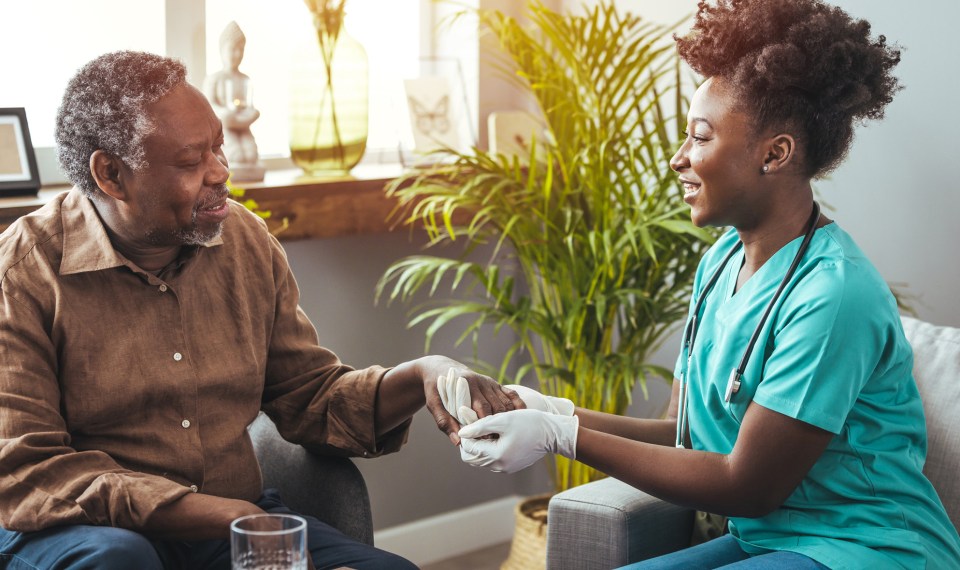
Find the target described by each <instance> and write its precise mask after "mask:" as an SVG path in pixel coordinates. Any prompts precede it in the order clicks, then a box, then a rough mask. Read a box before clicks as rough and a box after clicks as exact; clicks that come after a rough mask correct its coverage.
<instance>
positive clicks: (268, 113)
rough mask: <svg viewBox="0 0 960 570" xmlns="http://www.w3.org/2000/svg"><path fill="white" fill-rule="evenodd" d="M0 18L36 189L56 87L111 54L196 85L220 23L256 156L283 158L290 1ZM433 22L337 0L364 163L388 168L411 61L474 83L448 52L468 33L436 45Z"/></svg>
mask: <svg viewBox="0 0 960 570" xmlns="http://www.w3.org/2000/svg"><path fill="white" fill-rule="evenodd" d="M472 1H475V0H472ZM471 3H472V2H464V4H465V5H470V4H471ZM3 11H4V22H5V24H7V25H5V26H4V33H3V34H0V53H4V54H7V55H5V56H4V57H3V58H0V77H3V88H2V89H0V106H3V107H25V108H26V110H27V118H28V120H29V125H30V133H31V135H32V138H33V142H34V146H35V147H36V150H37V158H38V162H39V165H40V177H41V180H42V182H43V183H44V184H54V183H58V182H63V178H62V176H61V175H60V173H59V172H58V170H57V166H56V159H55V155H54V151H53V144H54V141H53V131H54V122H55V116H56V110H57V107H58V106H59V104H60V97H61V96H62V93H63V89H64V87H65V86H66V82H67V81H68V80H69V78H70V77H71V76H72V75H73V74H74V73H75V71H76V70H77V68H79V67H80V66H82V65H83V64H84V63H86V62H87V61H89V60H90V59H92V58H94V57H96V56H97V55H100V54H103V53H106V52H109V51H114V50H119V49H133V50H143V51H149V52H153V53H165V54H168V55H171V56H174V57H178V58H180V59H182V60H183V61H184V63H186V64H187V67H188V70H189V80H190V81H191V83H193V84H194V85H196V86H197V87H200V86H201V84H202V82H203V78H204V77H205V75H206V74H207V72H208V71H210V72H213V71H216V70H218V69H220V68H221V66H222V64H221V63H220V58H219V45H218V44H219V37H220V33H221V32H222V30H223V28H224V26H225V25H226V24H227V23H228V22H229V21H230V20H235V21H236V22H237V23H238V24H239V25H240V27H241V29H243V31H244V34H245V35H246V37H247V47H246V52H245V55H244V59H243V62H242V63H241V66H240V69H241V70H242V71H243V72H244V73H246V74H247V75H249V76H250V77H251V80H252V82H253V85H254V95H253V97H254V105H255V106H256V107H257V109H259V110H260V113H261V117H260V119H259V120H258V121H257V122H256V123H254V125H253V127H252V129H253V132H254V135H255V136H256V137H257V141H258V143H259V146H260V153H261V156H262V157H264V158H268V157H271V156H274V157H278V156H279V157H284V156H287V155H288V154H289V149H288V148H287V136H286V130H287V112H286V109H287V92H286V86H287V84H288V82H289V68H288V62H289V59H290V57H289V55H290V53H291V50H293V49H295V46H296V44H297V42H296V41H294V40H293V38H294V37H295V35H297V34H303V33H305V34H307V35H311V34H312V27H311V18H310V14H309V12H308V10H307V8H306V6H305V5H304V3H303V1H302V0H277V1H275V2H269V3H268V2H264V1H263V0H206V1H205V2H202V1H200V0H138V1H137V2H129V1H126V0H84V1H83V2H76V1H75V0H31V1H29V2H8V3H5V4H4V8H3ZM438 11H439V12H438ZM438 13H439V14H440V15H438ZM442 17H443V14H442V10H441V9H440V8H437V7H436V5H435V4H434V2H432V0H349V2H348V5H347V19H346V29H347V31H348V33H350V34H351V35H352V36H353V37H354V38H356V39H357V40H358V41H360V42H361V43H362V44H363V45H364V47H365V48H366V50H367V54H368V57H369V63H370V121H369V125H370V126H369V138H368V142H367V149H368V151H367V155H366V156H365V157H364V161H372V162H381V161H382V162H395V161H396V160H397V156H398V155H397V145H398V137H400V136H401V135H400V134H398V133H399V132H400V131H403V130H406V129H409V125H408V122H407V121H408V116H407V114H406V110H405V107H402V109H403V110H402V111H399V112H398V103H397V101H398V98H399V100H400V101H403V99H402V79H403V78H404V77H410V76H415V75H416V74H417V73H418V70H419V65H420V58H421V57H422V56H427V55H437V52H438V51H440V52H449V53H448V55H452V56H454V57H458V58H462V59H461V61H464V70H465V71H464V74H465V76H466V80H467V82H468V84H469V85H470V86H471V87H473V86H475V85H476V61H475V57H476V53H475V51H471V49H470V48H469V47H468V48H467V49H466V50H462V49H459V48H458V49H456V50H450V49H449V45H454V44H455V45H459V46H470V45H471V43H472V46H473V50H475V47H476V37H475V28H474V30H473V32H472V33H473V34H474V36H473V40H472V42H471V39H470V33H471V32H469V30H468V32H467V33H464V31H463V29H460V30H457V31H456V32H451V33H449V34H448V35H447V39H443V38H441V39H439V40H438V39H436V38H434V37H433V31H434V30H435V29H436V26H435V25H434V18H438V19H439V18H442ZM468 28H469V26H468ZM10 54H20V55H21V56H22V57H19V58H16V57H11V56H10ZM464 56H465V57H464ZM471 60H474V61H471ZM475 93H476V92H475V91H474V92H473V99H474V101H472V102H471V103H472V110H473V113H474V116H475V113H476V106H475V105H476V101H475V99H476V95H475ZM473 120H474V121H475V120H476V119H475V118H474V119H473ZM286 164H289V163H288V162H287V163H286ZM268 166H269V164H268Z"/></svg>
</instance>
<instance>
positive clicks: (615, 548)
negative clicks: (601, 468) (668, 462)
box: [547, 478, 694, 570]
mask: <svg viewBox="0 0 960 570" xmlns="http://www.w3.org/2000/svg"><path fill="white" fill-rule="evenodd" d="M693 517H694V511H692V510H690V509H686V508H683V507H678V506H676V505H672V504H670V503H667V502H665V501H661V500H660V499H657V498H655V497H651V496H650V495H647V494H646V493H643V492H642V491H639V490H637V489H635V488H633V487H631V486H630V485H627V484H626V483H623V482H622V481H618V480H617V479H613V478H607V479H602V480H600V481H594V482H593V483H587V484H586V485H581V486H579V487H574V488H573V489H569V490H567V491H564V492H562V493H558V494H556V495H554V496H553V498H552V499H550V506H549V510H548V513H547V568H548V569H549V570H568V569H577V570H588V569H593V568H596V569H603V570H609V569H610V568H618V567H620V566H623V565H625V564H629V563H632V562H637V561H639V560H645V559H647V558H651V557H654V556H659V555H661V554H666V553H669V552H673V551H676V550H679V549H681V548H685V547H687V546H689V545H690V533H691V532H692V530H693Z"/></svg>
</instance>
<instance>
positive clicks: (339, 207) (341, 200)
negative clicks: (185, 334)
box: [0, 165, 403, 241]
mask: <svg viewBox="0 0 960 570" xmlns="http://www.w3.org/2000/svg"><path fill="white" fill-rule="evenodd" d="M402 172H403V171H402V168H401V167H400V165H370V166H358V167H357V168H354V169H353V171H352V172H351V173H350V175H348V176H344V177H339V178H310V177H306V176H303V173H302V172H301V171H300V170H295V169H293V170H280V171H270V172H267V175H266V178H265V179H264V181H263V182H256V183H252V182H248V183H243V182H240V183H237V184H236V186H239V187H241V188H244V189H245V190H246V194H245V195H244V197H243V198H244V199H248V198H249V199H252V200H254V201H256V202H257V205H258V208H259V209H261V210H265V211H269V212H271V215H270V217H269V218H267V220H266V221H267V225H268V226H269V227H270V230H271V231H273V232H275V233H276V235H277V238H278V239H280V240H282V241H293V240H301V239H311V238H327V237H336V236H346V235H358V234H377V233H384V232H388V231H390V230H391V229H393V226H394V225H395V224H394V223H392V222H388V220H387V218H388V217H389V215H390V212H391V211H392V210H393V207H394V205H395V202H394V200H393V199H391V198H388V197H387V196H386V195H384V191H383V190H384V187H385V186H386V185H387V184H389V183H390V181H391V180H393V179H395V178H396V177H398V176H399V175H400V174H401V173H402ZM69 189H70V187H69V186H52V187H45V188H43V189H41V190H40V193H39V194H38V195H37V196H24V197H16V198H0V231H3V230H4V229H6V227H7V226H8V225H10V224H11V223H13V222H14V220H16V219H17V218H19V217H20V216H23V215H25V214H28V213H30V212H33V211H34V210H37V209H39V208H40V207H42V206H43V205H44V204H46V203H47V202H48V201H49V200H51V199H53V198H54V197H55V196H57V195H58V194H60V193H62V192H65V191H67V190H69ZM284 224H286V228H283V229H281V228H282V227H283V225H284Z"/></svg>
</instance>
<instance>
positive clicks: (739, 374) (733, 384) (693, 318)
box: [677, 202, 820, 448]
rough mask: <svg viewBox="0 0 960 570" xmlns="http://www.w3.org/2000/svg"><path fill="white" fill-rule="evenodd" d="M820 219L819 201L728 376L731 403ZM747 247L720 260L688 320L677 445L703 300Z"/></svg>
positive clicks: (683, 423)
mask: <svg viewBox="0 0 960 570" xmlns="http://www.w3.org/2000/svg"><path fill="white" fill-rule="evenodd" d="M819 220H820V205H819V204H817V203H816V202H814V203H813V212H812V213H811V214H810V221H809V222H807V230H806V233H805V234H804V236H803V241H802V242H800V249H798V250H797V254H796V255H795V256H794V257H793V263H791V264H790V268H789V269H787V273H786V275H784V276H783V280H782V281H780V286H779V287H778V288H777V290H776V292H775V293H774V294H773V298H772V299H770V303H769V304H768V305H767V308H766V310H765V311H764V312H763V316H761V317H760V322H759V323H757V328H756V329H754V331H753V335H752V336H751V337H750V342H748V343H747V348H746V350H744V351H743V358H741V359H740V365H739V366H737V367H736V368H735V369H734V370H733V371H732V372H730V377H729V378H728V379H727V390H726V393H725V394H724V396H723V400H724V401H725V402H729V401H730V399H731V398H732V397H733V395H734V394H736V393H737V392H739V391H740V379H741V378H743V372H744V370H746V368H747V361H749V360H750V354H751V353H752V352H753V347H754V345H755V344H756V343H757V339H758V338H759V337H760V332H761V331H762V330H763V325H764V323H766V322H767V317H768V316H770V312H771V311H772V310H773V307H774V305H776V304H777V299H779V298H780V293H782V292H783V290H784V288H786V286H787V283H788V282H789V281H790V280H791V279H792V278H793V274H794V273H795V272H796V270H797V266H798V265H800V260H802V259H803V256H804V254H805V253H807V248H809V246H810V240H811V239H812V238H813V234H814V232H816V231H817V222H818V221H819ZM741 247H743V242H742V241H739V240H738V241H737V243H736V245H734V246H733V249H731V250H730V253H728V254H727V256H726V257H724V258H723V261H722V262H720V267H718V268H717V269H716V271H714V272H713V275H711V276H710V279H708V280H707V283H706V285H704V287H703V291H701V293H700V296H699V297H697V302H696V304H695V305H694V308H693V313H692V314H691V315H690V319H689V320H688V321H687V325H686V327H684V329H683V349H684V350H685V351H686V352H687V360H686V363H685V364H684V366H683V370H681V372H680V393H679V401H680V405H679V409H678V412H677V447H680V448H683V447H684V444H683V442H684V435H685V434H686V430H687V379H686V376H687V371H688V370H689V369H690V360H691V359H692V358H693V344H694V342H695V341H696V339H697V327H698V325H699V322H698V319H699V316H700V309H701V308H702V307H703V302H704V301H705V300H706V298H707V294H709V293H710V290H711V289H713V286H714V285H715V284H716V283H717V280H718V279H720V274H721V273H723V269H724V268H725V267H726V266H727V262H729V261H730V258H732V257H733V256H734V254H736V253H737V252H738V251H740V248H741Z"/></svg>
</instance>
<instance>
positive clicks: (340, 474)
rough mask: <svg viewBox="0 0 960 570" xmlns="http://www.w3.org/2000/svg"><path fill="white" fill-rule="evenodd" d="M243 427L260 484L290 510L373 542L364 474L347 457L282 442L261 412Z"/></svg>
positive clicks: (357, 538)
mask: <svg viewBox="0 0 960 570" xmlns="http://www.w3.org/2000/svg"><path fill="white" fill-rule="evenodd" d="M248 429H249V431H250V438H251V439H252V440H253V447H254V450H255V451H256V453H257V459H259V461H260V470H261V472H262V473H263V484H264V487H265V488H268V487H273V488H275V489H278V490H279V491H280V497H281V498H283V502H284V503H285V504H286V505H287V506H289V507H290V508H291V509H293V510H295V511H297V512H299V513H301V514H304V515H310V516H314V517H317V518H318V519H320V520H322V521H323V522H325V523H327V524H330V525H332V526H334V527H335V528H337V529H339V530H340V531H341V532H343V533H344V534H346V535H347V536H350V537H352V538H354V539H356V540H359V541H360V542H365V543H367V544H373V515H372V514H371V512H370V496H369V494H368V493H367V485H366V483H365V482H364V480H363V475H362V474H361V473H360V470H359V469H357V466H356V465H354V464H353V462H352V461H351V460H350V459H348V458H346V457H335V456H329V455H317V454H315V453H311V452H309V451H307V450H306V449H305V448H303V447H302V446H299V445H296V444H293V443H290V442H288V441H286V440H284V439H283V438H282V437H280V434H279V433H277V428H276V427H275V426H274V425H273V422H272V421H270V418H268V417H267V416H266V415H264V414H260V416H259V417H258V418H257V419H256V420H255V421H254V422H253V423H252V424H250V427H249V428H248Z"/></svg>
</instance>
